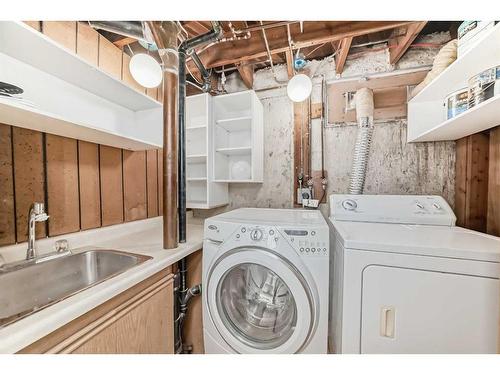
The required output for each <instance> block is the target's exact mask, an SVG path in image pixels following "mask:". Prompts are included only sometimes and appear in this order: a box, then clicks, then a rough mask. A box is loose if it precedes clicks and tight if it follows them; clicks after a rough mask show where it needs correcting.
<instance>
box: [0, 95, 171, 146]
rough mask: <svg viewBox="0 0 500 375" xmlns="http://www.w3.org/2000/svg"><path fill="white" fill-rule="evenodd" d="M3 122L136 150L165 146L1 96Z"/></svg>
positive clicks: (0, 112) (0, 118)
mask: <svg viewBox="0 0 500 375" xmlns="http://www.w3.org/2000/svg"><path fill="white" fill-rule="evenodd" d="M0 123H3V124H9V125H13V126H18V127H21V128H27V129H31V130H37V131H40V132H44V133H50V134H55V135H60V136H63V137H68V138H74V139H81V140H85V141H88V142H93V143H99V144H102V145H106V146H112V147H119V148H124V149H127V150H133V151H135V150H147V149H154V148H158V147H161V146H160V145H158V144H155V143H150V142H145V141H143V140H140V139H136V138H133V137H130V136H127V137H125V136H123V135H121V134H119V133H116V132H112V131H107V130H103V129H99V128H94V127H92V126H90V125H87V124H79V123H75V122H70V121H67V120H65V119H64V118H61V117H60V116H58V115H55V114H51V113H48V112H44V111H41V110H38V109H36V108H32V107H30V106H27V105H24V104H21V103H16V102H13V101H12V100H9V99H2V98H0Z"/></svg>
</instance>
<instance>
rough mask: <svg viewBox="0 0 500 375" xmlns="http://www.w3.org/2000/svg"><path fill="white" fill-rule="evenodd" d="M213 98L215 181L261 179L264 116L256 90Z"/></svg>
mask: <svg viewBox="0 0 500 375" xmlns="http://www.w3.org/2000/svg"><path fill="white" fill-rule="evenodd" d="M213 101H214V117H215V129H214V132H213V139H214V149H213V155H214V178H215V181H218V182H227V183H262V182H263V178H264V119H263V108H262V103H261V102H260V100H259V98H258V97H257V95H256V94H255V91H252V90H248V91H241V92H237V93H234V94H227V95H220V96H217V97H215V98H214V99H213Z"/></svg>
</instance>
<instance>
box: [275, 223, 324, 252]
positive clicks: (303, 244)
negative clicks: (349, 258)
mask: <svg viewBox="0 0 500 375" xmlns="http://www.w3.org/2000/svg"><path fill="white" fill-rule="evenodd" d="M283 232H284V235H285V238H286V239H287V241H288V243H289V244H290V245H292V247H293V248H294V249H295V251H296V252H297V253H298V254H299V255H301V256H326V257H328V254H329V252H330V251H329V250H330V249H329V247H330V245H329V237H328V230H326V231H325V230H314V229H295V228H294V229H284V230H283Z"/></svg>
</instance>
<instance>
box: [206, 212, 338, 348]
mask: <svg viewBox="0 0 500 375" xmlns="http://www.w3.org/2000/svg"><path fill="white" fill-rule="evenodd" d="M329 253H330V249H329V227H328V224H327V222H326V220H325V219H324V218H323V216H322V215H321V213H320V212H319V211H309V210H291V209H290V210H285V209H254V208H242V209H237V210H234V211H231V212H227V213H223V214H221V215H218V216H214V217H211V218H209V219H207V220H206V221H205V235H204V242H203V287H204V291H203V332H204V341H205V352H206V353H326V349H327V342H328V338H327V336H328V295H329V293H328V281H329V264H328V259H329Z"/></svg>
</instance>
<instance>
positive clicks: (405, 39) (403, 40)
mask: <svg viewBox="0 0 500 375" xmlns="http://www.w3.org/2000/svg"><path fill="white" fill-rule="evenodd" d="M426 24H427V21H422V22H414V23H412V24H410V25H408V26H407V27H406V34H405V35H403V36H399V37H395V38H393V39H391V40H390V41H389V46H390V48H389V61H390V63H391V64H396V63H397V62H398V61H399V59H400V58H401V57H402V56H403V55H404V54H405V52H406V51H407V50H408V48H409V47H410V45H411V44H412V43H413V41H414V40H415V38H416V37H417V36H418V34H419V33H420V31H422V29H423V28H424V26H425V25H426Z"/></svg>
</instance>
